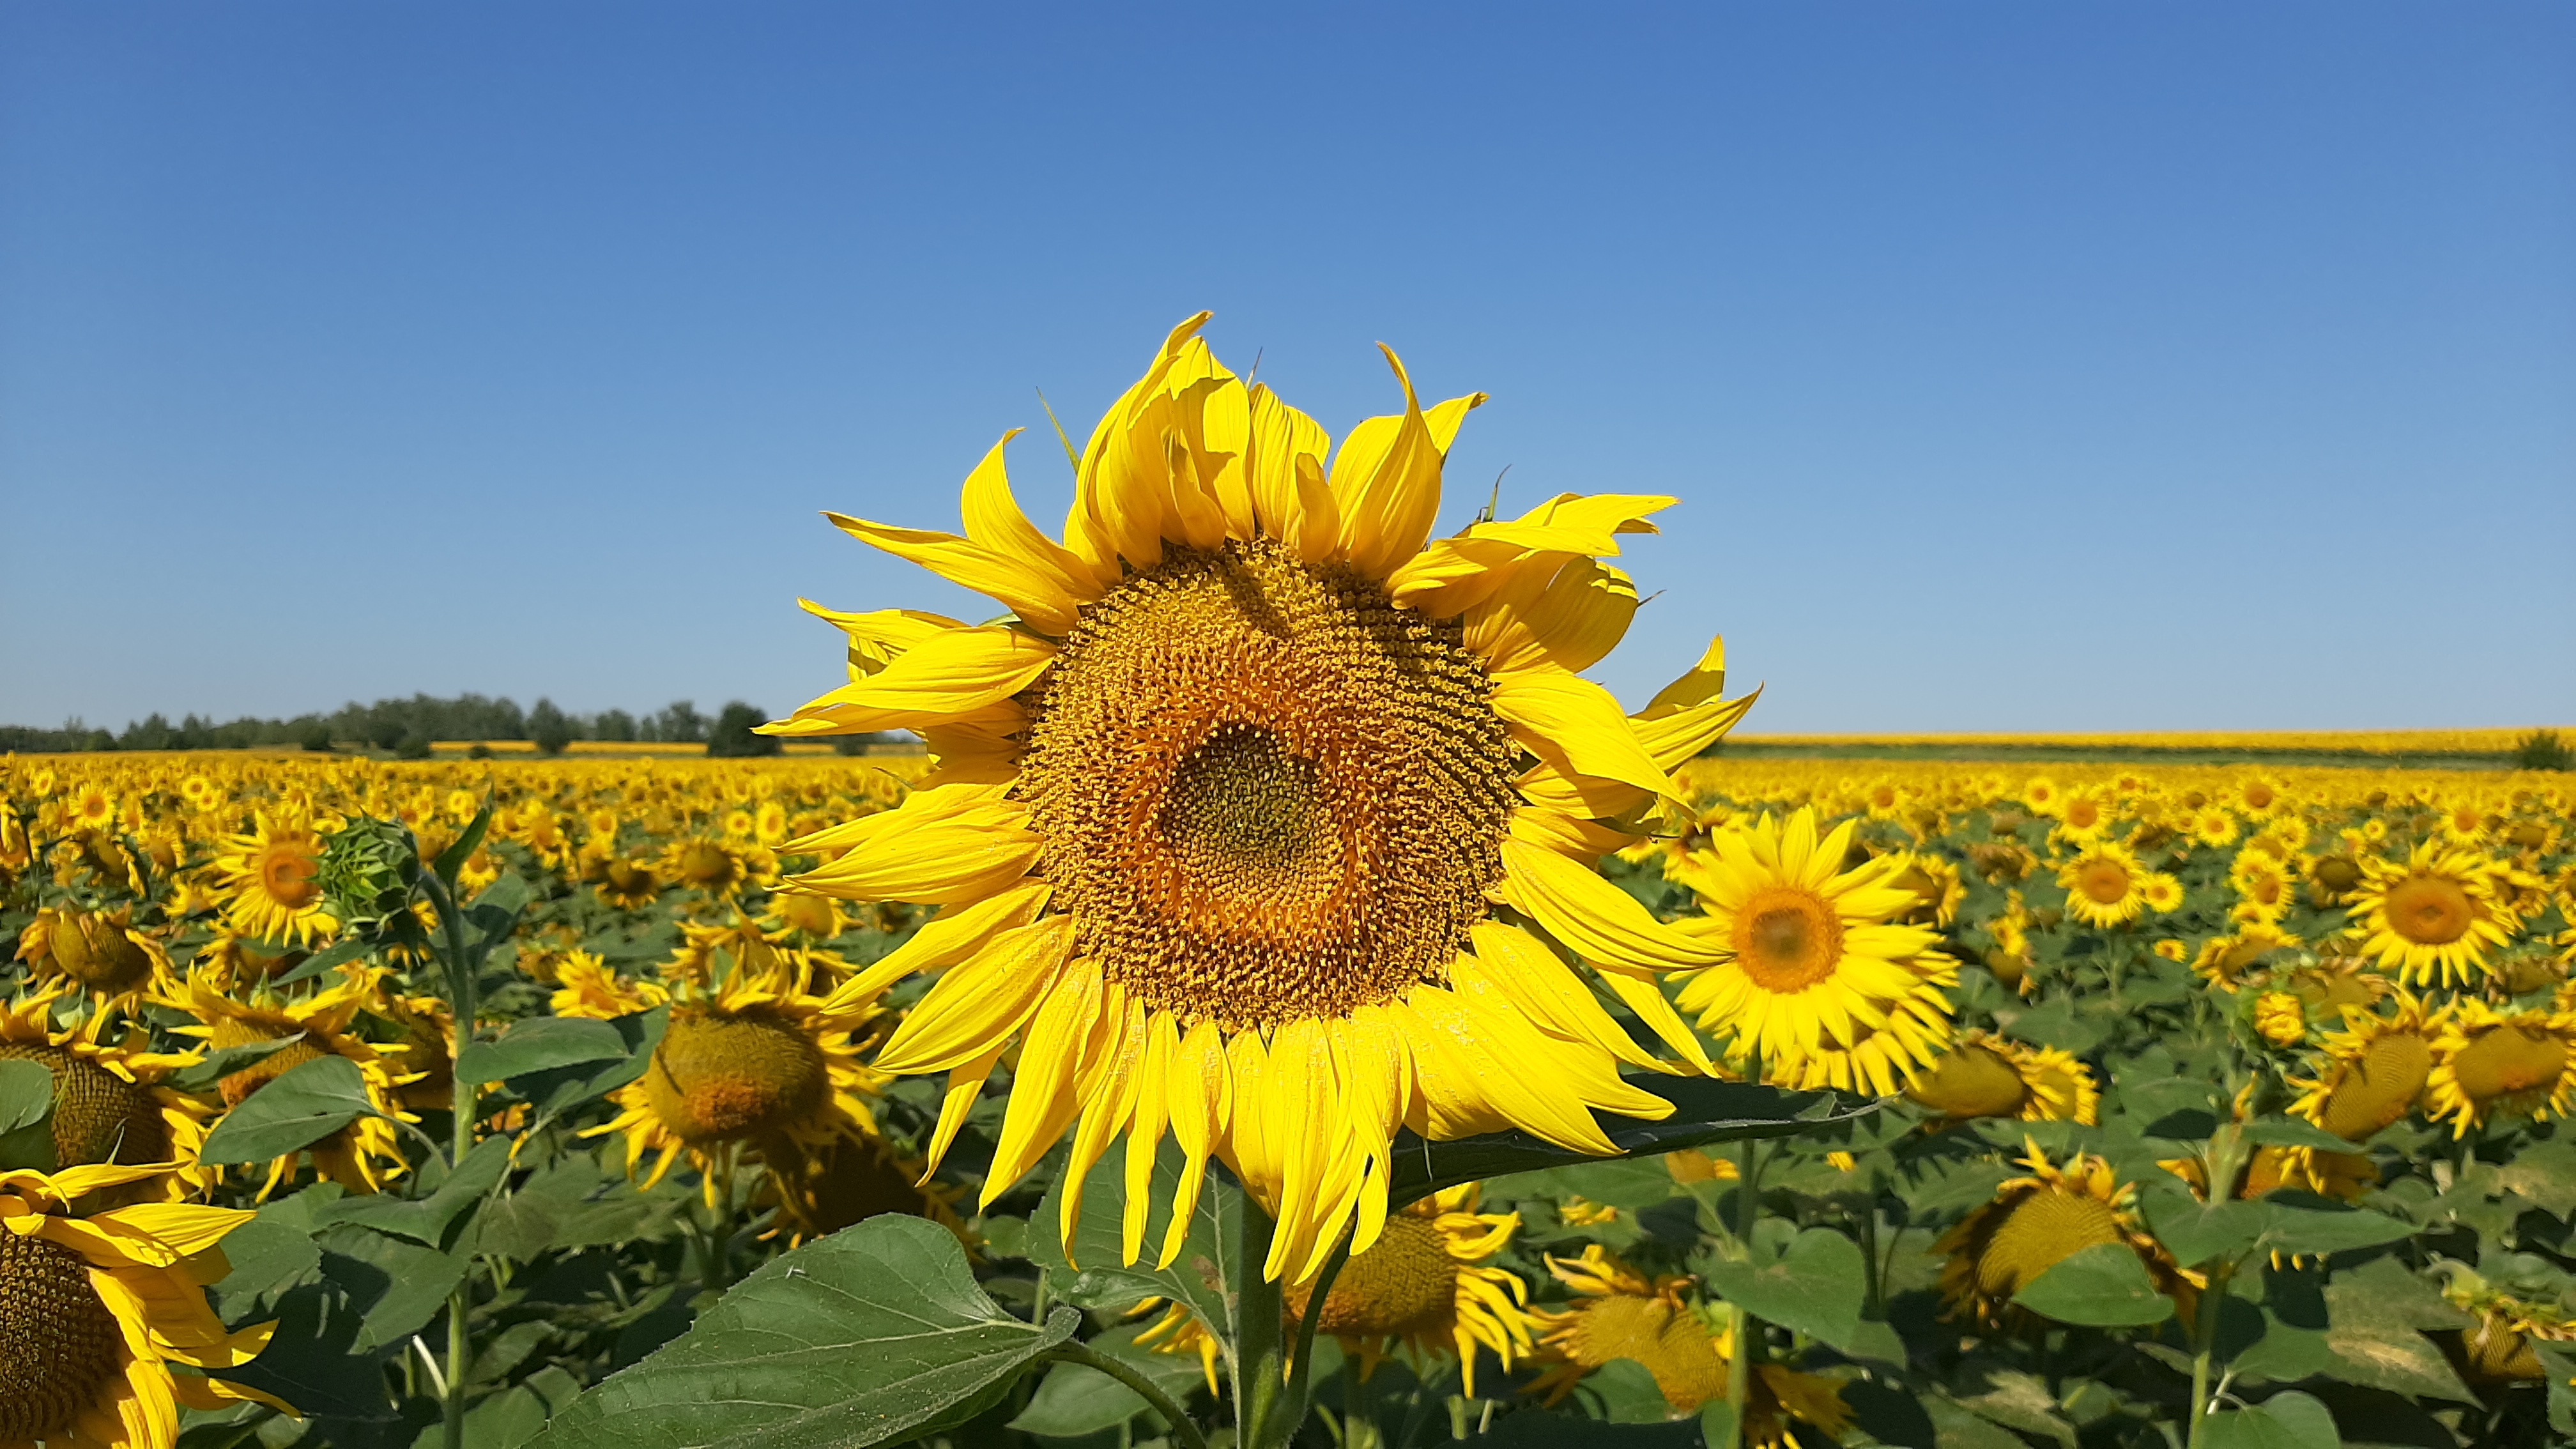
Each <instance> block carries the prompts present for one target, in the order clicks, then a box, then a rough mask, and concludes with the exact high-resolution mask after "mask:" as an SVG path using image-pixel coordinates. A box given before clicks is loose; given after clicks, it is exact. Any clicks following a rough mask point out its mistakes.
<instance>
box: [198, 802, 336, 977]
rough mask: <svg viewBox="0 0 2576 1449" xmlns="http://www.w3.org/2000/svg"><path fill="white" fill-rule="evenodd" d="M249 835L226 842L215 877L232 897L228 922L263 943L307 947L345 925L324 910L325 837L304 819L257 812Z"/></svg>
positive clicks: (291, 814) (228, 838) (228, 903)
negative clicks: (310, 942) (225, 851)
mask: <svg viewBox="0 0 2576 1449" xmlns="http://www.w3.org/2000/svg"><path fill="white" fill-rule="evenodd" d="M251 823H252V829H251V832H250V833H249V834H247V835H229V836H226V837H224V844H225V846H226V847H227V851H228V853H227V854H223V855H219V856H217V857H215V873H216V876H217V877H218V879H220V881H221V882H222V884H223V887H224V889H225V890H226V891H228V892H229V893H230V896H231V899H229V900H227V901H226V902H225V903H224V918H225V919H226V920H228V921H230V922H231V923H232V925H233V929H235V930H237V931H240V932H241V933H242V934H244V935H246V936H251V937H255V938H257V939H259V940H262V941H286V942H290V943H293V944H299V945H300V944H302V943H304V942H307V941H311V940H313V939H315V938H316V937H323V936H329V935H330V934H331V933H332V932H334V931H336V930H338V929H339V926H340V923H339V922H338V921H336V920H333V919H332V917H331V913H330V912H329V911H326V910H324V909H323V908H322V883H321V881H320V880H319V879H318V876H319V874H320V872H321V869H322V832H321V831H320V830H318V829H316V828H314V826H313V824H312V823H311V822H310V821H308V820H307V819H306V818H305V817H304V816H303V815H301V814H297V813H294V812H288V811H281V812H279V813H278V814H276V815H274V816H272V815H271V814H270V813H269V812H268V811H266V810H261V811H257V812H255V813H254V814H253V815H252V817H251Z"/></svg>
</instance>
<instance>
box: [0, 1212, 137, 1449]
mask: <svg viewBox="0 0 2576 1449" xmlns="http://www.w3.org/2000/svg"><path fill="white" fill-rule="evenodd" d="M123 1343H124V1335H123V1333H122V1332H121V1330H119V1329H118V1327H117V1322H116V1315H115V1314H113V1313H111V1312H109V1311H108V1307H107V1304H106V1303H105V1302H104V1301H102V1300H101V1299H100V1298H99V1296H98V1290H97V1289H96V1288H93V1287H91V1286H90V1281H89V1265H88V1264H87V1263H86V1262H84V1261H83V1260H82V1258H81V1255H80V1254H78V1253H75V1252H73V1251H72V1250H71V1249H69V1248H66V1247H63V1246H61V1245H60V1244H58V1243H52V1242H48V1241H46V1240H44V1239H42V1238H36V1237H22V1236H20V1235H19V1234H17V1233H13V1232H9V1231H7V1230H5V1229H0V1442H5V1443H12V1444H15V1443H23V1442H25V1441H27V1440H30V1439H37V1438H42V1437H45V1436H47V1435H53V1434H60V1433H62V1432H63V1431H64V1430H66V1429H69V1428H70V1427H72V1421H73V1420H74V1419H76V1418H78V1417H79V1415H80V1412H81V1410H83V1409H85V1408H87V1407H89V1406H90V1405H92V1404H94V1403H96V1402H98V1400H99V1397H100V1394H101V1392H102V1391H103V1390H104V1389H105V1388H106V1387H107V1384H108V1381H109V1380H110V1379H112V1378H114V1377H115V1376H116V1374H117V1373H118V1372H119V1371H120V1369H121V1367H122V1364H121V1361H120V1359H119V1357H118V1354H117V1350H118V1348H119V1347H120V1346H121V1345H122V1344H123Z"/></svg>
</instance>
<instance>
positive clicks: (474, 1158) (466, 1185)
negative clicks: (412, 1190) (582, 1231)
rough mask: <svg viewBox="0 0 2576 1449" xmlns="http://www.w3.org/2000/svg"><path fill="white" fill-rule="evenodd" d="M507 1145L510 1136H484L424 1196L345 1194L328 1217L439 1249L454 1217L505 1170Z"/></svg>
mask: <svg viewBox="0 0 2576 1449" xmlns="http://www.w3.org/2000/svg"><path fill="white" fill-rule="evenodd" d="M510 1148H511V1139H510V1138H507V1137H490V1138H486V1139H484V1140H483V1141H481V1142H479V1143H476V1144H475V1146H474V1150H473V1151H472V1152H469V1153H467V1154H466V1155H465V1161H464V1162H462V1163H460V1164H459V1165H458V1166H457V1168H456V1170H455V1171H454V1172H452V1173H449V1174H448V1177H447V1180H446V1181H445V1182H443V1183H440V1184H439V1185H438V1190H437V1191H436V1192H433V1193H431V1194H430V1195H429V1196H427V1197H425V1198H416V1199H411V1200H408V1201H406V1200H405V1199H402V1198H398V1197H393V1196H390V1195H382V1196H376V1197H354V1198H349V1199H346V1200H345V1201H343V1202H342V1203H341V1204H340V1206H339V1207H338V1209H337V1210H335V1211H334V1212H333V1213H332V1218H333V1219H334V1220H335V1221H338V1222H344V1223H359V1224H362V1225H364V1226H366V1227H370V1228H374V1229H375V1230H376V1231H377V1232H380V1233H391V1234H393V1235H394V1236H395V1237H398V1238H408V1239H410V1240H411V1241H413V1242H415V1243H418V1244H420V1245H421V1246H422V1247H425V1248H438V1249H441V1250H444V1249H446V1248H449V1247H451V1246H453V1239H454V1237H455V1229H456V1227H457V1225H458V1223H459V1222H460V1221H462V1220H464V1219H465V1217H466V1215H467V1214H468V1212H469V1211H470V1210H471V1209H472V1208H473V1207H474V1206H475V1205H476V1204H478V1203H480V1202H481V1201H482V1200H483V1199H484V1198H486V1197H488V1196H490V1195H491V1192H492V1189H494V1188H495V1187H498V1186H500V1184H501V1179H502V1178H504V1177H506V1176H508V1175H509V1171H510Z"/></svg>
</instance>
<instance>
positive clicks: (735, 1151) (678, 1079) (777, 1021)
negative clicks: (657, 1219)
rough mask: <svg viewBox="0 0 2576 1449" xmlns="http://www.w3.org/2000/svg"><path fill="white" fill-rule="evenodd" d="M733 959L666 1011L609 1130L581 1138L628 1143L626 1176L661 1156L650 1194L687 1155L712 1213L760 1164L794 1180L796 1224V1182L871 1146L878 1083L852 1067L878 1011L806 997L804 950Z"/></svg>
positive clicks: (787, 1207) (790, 1189) (755, 949)
mask: <svg viewBox="0 0 2576 1449" xmlns="http://www.w3.org/2000/svg"><path fill="white" fill-rule="evenodd" d="M736 950H737V951H738V952H739V954H738V955H736V954H733V953H728V955H729V956H731V959H732V965H733V969H731V970H730V971H725V972H721V973H720V977H719V980H718V981H717V982H716V984H714V985H713V986H711V987H705V988H694V987H693V988H690V989H688V990H686V991H684V993H683V994H682V995H681V996H680V997H679V998H678V999H677V1000H676V1001H674V1002H673V1003H672V1008H671V1018H670V1024H669V1026H668V1027H667V1028H665V1030H664V1031H663V1033H662V1042H661V1045H659V1046H657V1047H655V1048H654V1049H653V1062H652V1065H651V1066H649V1067H647V1068H646V1069H645V1072H644V1075H643V1077H642V1079H641V1080H639V1081H636V1082H634V1083H633V1084H631V1085H629V1086H626V1087H622V1088H620V1089H618V1091H617V1093H616V1095H615V1097H614V1098H613V1099H612V1100H613V1101H614V1102H615V1103H616V1104H617V1107H618V1109H619V1111H618V1116H617V1117H616V1119H615V1120H613V1121H610V1122H608V1123H606V1124H604V1125H602V1126H598V1127H594V1128H592V1129H591V1130H590V1131H589V1132H587V1133H585V1134H584V1135H585V1136H590V1137H602V1136H608V1135H612V1134H615V1133H620V1132H622V1133H624V1134H626V1168H627V1171H628V1172H629V1173H633V1172H634V1171H635V1170H636V1169H637V1168H638V1167H639V1166H640V1165H641V1164H642V1163H643V1160H644V1157H645V1154H647V1153H655V1154H658V1156H657V1157H656V1158H655V1161H654V1163H653V1168H652V1171H651V1173H650V1175H649V1176H648V1177H647V1178H646V1179H645V1185H646V1186H648V1187H650V1186H653V1185H656V1184H658V1183H660V1182H661V1181H662V1179H663V1178H664V1177H665V1176H667V1175H668V1174H669V1173H670V1171H671V1168H672V1166H673V1164H675V1163H676V1162H678V1160H679V1159H680V1157H681V1155H682V1154H683V1153H685V1154H687V1156H688V1158H689V1161H690V1163H691V1165H693V1166H695V1167H696V1168H697V1169H698V1170H699V1171H700V1172H701V1173H702V1174H703V1176H704V1182H705V1190H706V1195H707V1200H708V1202H709V1203H710V1204H711V1205H712V1204H714V1203H717V1202H721V1201H722V1200H723V1195H724V1194H725V1193H726V1192H727V1191H729V1183H730V1181H731V1178H732V1174H733V1172H734V1171H735V1169H736V1167H737V1166H738V1165H739V1164H740V1163H741V1161H742V1160H743V1158H744V1157H745V1156H746V1155H749V1156H753V1157H756V1158H757V1159H759V1160H760V1161H761V1162H762V1164H763V1165H765V1166H766V1167H768V1169H769V1170H770V1172H771V1173H772V1174H774V1175H777V1176H780V1177H784V1178H788V1179H790V1182H789V1183H788V1184H787V1186H786V1187H785V1188H784V1189H783V1190H782V1191H781V1193H780V1195H779V1196H780V1200H781V1203H782V1207H783V1210H784V1211H785V1212H786V1214H787V1215H788V1216H790V1217H793V1216H794V1215H795V1214H796V1213H797V1212H800V1211H802V1210H804V1209H805V1208H806V1207H808V1206H812V1205H814V1204H816V1202H817V1201H818V1200H817V1199H816V1198H815V1196H814V1191H815V1189H814V1187H813V1184H811V1183H808V1182H805V1181H803V1179H804V1178H805V1177H807V1176H808V1175H810V1174H812V1173H814V1172H816V1171H818V1170H819V1169H820V1168H821V1167H822V1166H825V1165H827V1164H825V1163H824V1162H823V1159H822V1155H821V1154H822V1153H823V1151H824V1149H827V1148H829V1147H831V1146H833V1145H834V1144H836V1143H840V1142H850V1141H859V1140H864V1139H869V1138H874V1137H876V1136H877V1135H878V1134H877V1120H876V1114H875V1111H874V1110H873V1109H872V1108H871V1107H870V1106H869V1101H870V1099H872V1098H874V1097H877V1096H879V1095H881V1094H882V1092H883V1089H884V1086H885V1080H886V1079H885V1077H884V1076H883V1075H882V1074H881V1073H878V1072H876V1071H873V1070H871V1069H869V1068H868V1067H866V1066H864V1065H862V1064H861V1063H860V1061H859V1051H860V1048H861V1046H862V1045H863V1042H862V1040H861V1038H860V1037H859V1035H858V1032H859V1030H860V1029H861V1028H863V1027H866V1026H867V1025H868V1024H869V1023H870V1021H871V1020H872V1019H873V1018H874V1017H875V1016H876V1015H877V1007H876V1005H875V1003H874V1001H873V1000H872V999H869V1000H860V1001H854V1002H846V1003H841V1004H838V1005H831V1004H827V1003H826V1002H825V1001H824V999H823V998H821V997H818V996H814V995H811V994H809V992H808V991H807V989H806V988H807V985H808V984H809V981H810V977H811V972H812V966H811V963H810V962H808V961H807V960H806V958H805V953H803V952H801V951H778V950H775V949H772V948H771V947H769V946H768V945H767V944H765V943H762V942H759V941H757V940H754V941H752V942H749V943H745V944H742V945H740V946H738V947H737V948H736ZM798 1226H799V1227H800V1228H804V1229H807V1230H809V1231H810V1230H811V1227H812V1224H811V1223H808V1222H801V1221H800V1222H799V1223H798Z"/></svg>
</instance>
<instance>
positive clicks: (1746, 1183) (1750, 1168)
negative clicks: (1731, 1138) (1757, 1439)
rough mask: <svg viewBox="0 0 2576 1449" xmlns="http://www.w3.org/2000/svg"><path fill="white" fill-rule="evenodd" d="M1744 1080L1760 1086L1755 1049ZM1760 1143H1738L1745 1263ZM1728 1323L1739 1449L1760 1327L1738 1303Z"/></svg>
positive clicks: (1729, 1388) (1739, 1237)
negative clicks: (1732, 1335)
mask: <svg viewBox="0 0 2576 1449" xmlns="http://www.w3.org/2000/svg"><path fill="white" fill-rule="evenodd" d="M1744 1079H1745V1080H1746V1081H1748V1082H1751V1083H1753V1084H1754V1085H1756V1086H1760V1085H1761V1083H1762V1053H1761V1051H1760V1050H1758V1049H1757V1050H1755V1051H1754V1052H1753V1054H1752V1055H1751V1057H1750V1058H1748V1059H1747V1060H1746V1062H1745V1068H1744ZM1758 1148H1759V1144H1758V1143H1756V1142H1755V1141H1754V1139H1752V1138H1750V1137H1747V1138H1745V1139H1744V1140H1743V1141H1742V1142H1741V1143H1739V1144H1737V1156H1736V1169H1735V1240H1736V1242H1737V1244H1738V1245H1739V1246H1740V1247H1741V1248H1742V1249H1743V1251H1744V1255H1745V1257H1746V1259H1747V1260H1750V1259H1751V1258H1752V1256H1753V1229H1754V1226H1755V1225H1756V1224H1757V1223H1759V1222H1760V1221H1761V1217H1762V1178H1761V1173H1762V1159H1761V1157H1760V1155H1759V1151H1758ZM1726 1312H1727V1320H1728V1322H1729V1324H1730V1325H1731V1326H1732V1328H1733V1330H1734V1340H1735V1352H1733V1353H1731V1354H1729V1355H1728V1356H1727V1363H1726V1402H1727V1404H1728V1405H1729V1406H1730V1407H1732V1408H1733V1409H1734V1410H1735V1429H1734V1443H1732V1444H1729V1445H1727V1446H1725V1449H1739V1446H1741V1445H1742V1444H1743V1443H1744V1420H1745V1411H1746V1410H1747V1409H1748V1408H1750V1407H1751V1406H1752V1403H1753V1353H1754V1349H1755V1346H1756V1343H1757V1340H1758V1339H1759V1336H1760V1333H1761V1324H1760V1323H1758V1322H1757V1321H1755V1319H1754V1317H1753V1315H1752V1314H1750V1313H1747V1312H1745V1311H1744V1305H1743V1304H1741V1303H1729V1304H1727V1305H1726Z"/></svg>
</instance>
